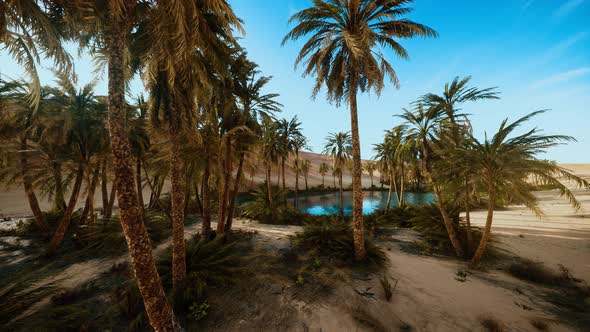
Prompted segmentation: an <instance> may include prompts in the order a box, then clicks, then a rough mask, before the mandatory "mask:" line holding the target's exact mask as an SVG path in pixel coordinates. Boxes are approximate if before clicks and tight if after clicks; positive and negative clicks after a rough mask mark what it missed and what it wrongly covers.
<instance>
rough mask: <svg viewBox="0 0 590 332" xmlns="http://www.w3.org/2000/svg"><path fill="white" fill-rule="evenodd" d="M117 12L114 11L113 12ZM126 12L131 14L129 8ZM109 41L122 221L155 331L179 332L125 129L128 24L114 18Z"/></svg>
mask: <svg viewBox="0 0 590 332" xmlns="http://www.w3.org/2000/svg"><path fill="white" fill-rule="evenodd" d="M110 10H111V11H113V12H115V11H116V9H115V8H110ZM127 10H129V11H130V10H132V9H131V8H127ZM110 18H111V22H110V23H111V25H110V26H111V31H110V34H109V38H108V41H107V42H108V52H109V65H108V76H109V81H108V87H109V106H108V113H109V119H108V121H109V132H110V138H111V147H112V153H113V166H114V172H115V175H116V178H117V180H116V181H117V185H116V187H115V188H116V190H117V198H118V201H119V211H120V221H121V227H122V229H123V234H125V239H126V240H127V246H128V248H129V256H130V257H131V266H132V269H133V273H134V275H135V279H136V280H137V285H138V288H139V291H140V293H141V295H142V297H143V302H144V304H145V310H146V313H147V316H148V319H149V322H150V324H151V326H152V328H153V329H154V330H155V331H180V330H181V329H180V326H179V325H178V323H177V322H176V319H175V317H174V313H173V311H172V308H171V307H170V305H169V304H168V300H167V299H166V294H165V293H164V288H163V287H162V282H161V281H160V276H159V275H158V270H157V269H156V264H155V261H154V258H153V256H152V247H151V242H150V238H149V235H148V232H147V230H146V227H145V225H144V223H143V222H142V219H141V218H140V214H139V204H138V202H137V192H136V190H135V177H134V174H133V167H132V165H131V160H132V157H131V150H130V148H129V141H128V136H127V128H126V102H125V72H126V70H125V68H126V67H125V60H124V57H125V36H126V35H127V33H128V29H129V24H127V23H128V22H126V21H124V20H123V18H122V17H121V16H119V15H112V16H111V17H110Z"/></svg>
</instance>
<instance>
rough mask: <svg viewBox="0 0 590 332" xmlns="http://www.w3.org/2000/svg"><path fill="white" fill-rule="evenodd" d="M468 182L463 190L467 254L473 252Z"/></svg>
mask: <svg viewBox="0 0 590 332" xmlns="http://www.w3.org/2000/svg"><path fill="white" fill-rule="evenodd" d="M469 192H470V190H469V181H466V189H465V224H466V226H467V247H468V249H469V253H471V252H472V250H473V233H472V232H471V213H470V212H471V211H470V209H471V206H470V205H471V202H470V199H469Z"/></svg>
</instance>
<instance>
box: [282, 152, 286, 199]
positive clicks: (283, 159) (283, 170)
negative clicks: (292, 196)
mask: <svg viewBox="0 0 590 332" xmlns="http://www.w3.org/2000/svg"><path fill="white" fill-rule="evenodd" d="M285 159H286V158H285V157H282V158H281V172H282V173H283V200H284V201H285V203H286V202H287V185H286V182H285Z"/></svg>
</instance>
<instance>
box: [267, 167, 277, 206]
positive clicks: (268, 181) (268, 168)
mask: <svg viewBox="0 0 590 332" xmlns="http://www.w3.org/2000/svg"><path fill="white" fill-rule="evenodd" d="M270 181H271V178H270V161H269V162H267V165H266V191H267V195H268V205H269V206H270V210H271V211H272V212H273V217H274V209H275V207H274V204H273V201H272V184H271V183H270Z"/></svg>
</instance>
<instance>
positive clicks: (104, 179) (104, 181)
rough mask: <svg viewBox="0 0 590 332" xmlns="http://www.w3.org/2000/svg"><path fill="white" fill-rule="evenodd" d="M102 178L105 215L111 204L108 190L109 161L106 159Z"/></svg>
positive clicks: (103, 211) (103, 210)
mask: <svg viewBox="0 0 590 332" xmlns="http://www.w3.org/2000/svg"><path fill="white" fill-rule="evenodd" d="M100 177H101V180H100V186H101V191H102V215H103V216H105V215H106V212H107V207H108V206H109V192H108V186H107V185H108V180H107V161H106V159H105V161H104V163H103V166H102V172H101V175H100Z"/></svg>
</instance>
